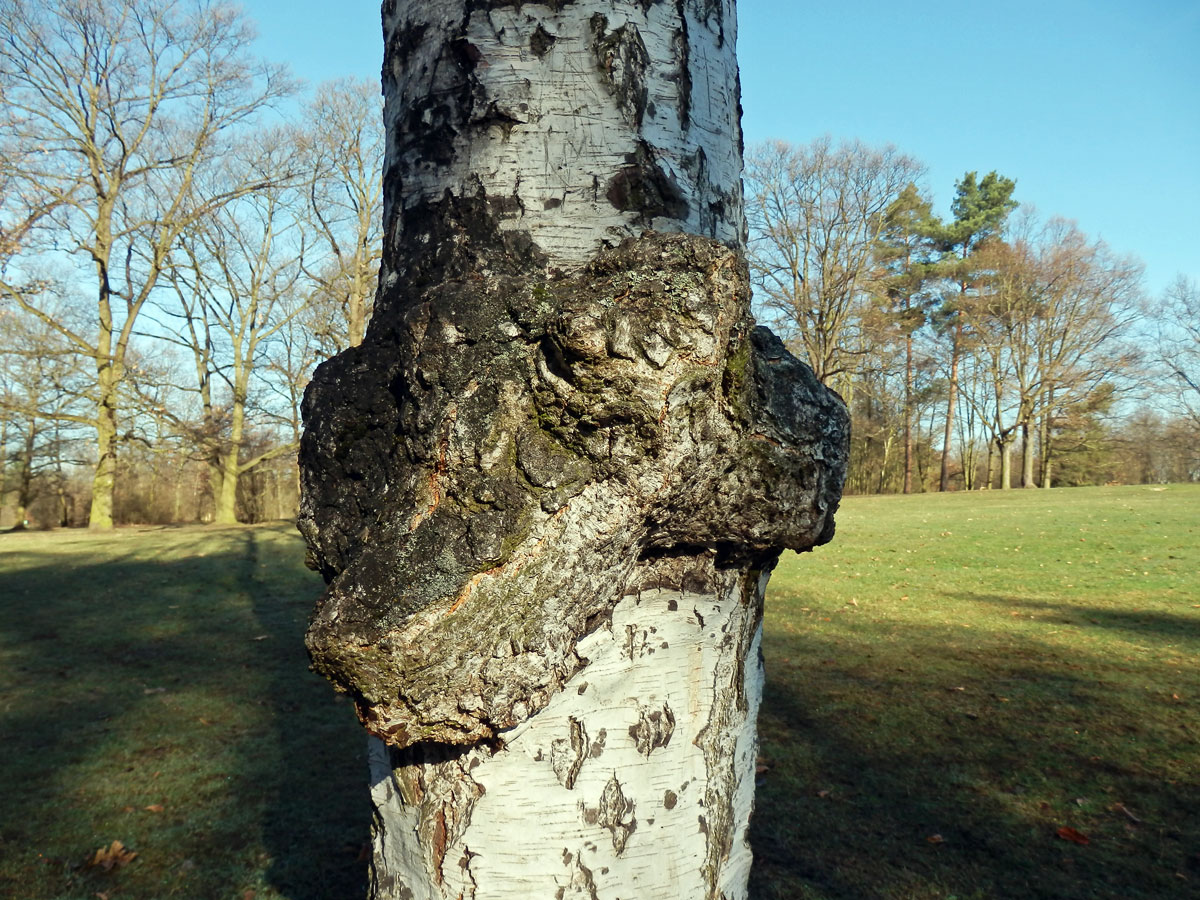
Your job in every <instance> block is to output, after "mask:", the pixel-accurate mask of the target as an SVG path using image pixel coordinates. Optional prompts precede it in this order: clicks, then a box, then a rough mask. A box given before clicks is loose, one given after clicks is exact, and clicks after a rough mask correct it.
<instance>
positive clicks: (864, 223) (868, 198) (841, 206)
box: [746, 136, 924, 384]
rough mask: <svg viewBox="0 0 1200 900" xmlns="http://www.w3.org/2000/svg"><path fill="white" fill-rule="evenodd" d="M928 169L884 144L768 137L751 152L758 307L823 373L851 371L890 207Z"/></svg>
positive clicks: (825, 376) (750, 213)
mask: <svg viewBox="0 0 1200 900" xmlns="http://www.w3.org/2000/svg"><path fill="white" fill-rule="evenodd" d="M923 171H924V168H923V166H922V165H921V164H920V163H919V162H917V161H916V160H915V159H913V158H912V157H910V156H907V155H905V154H903V153H901V152H900V151H899V150H897V149H896V148H895V147H893V146H891V145H888V146H885V147H880V148H876V147H870V146H868V145H866V144H863V143H862V142H860V141H849V142H841V143H837V144H835V143H834V142H833V140H832V139H831V138H829V137H828V136H826V137H822V138H818V139H816V140H815V141H813V142H811V143H809V144H804V145H795V144H789V143H786V142H784V141H771V142H768V143H765V144H760V145H758V146H756V147H752V148H751V149H750V151H749V152H748V153H747V156H746V208H747V217H748V219H749V222H750V245H749V252H748V256H749V261H750V268H751V273H752V277H753V279H754V288H755V295H756V300H757V303H758V306H759V308H760V310H761V311H762V312H764V313H765V314H766V316H767V318H768V320H769V324H771V325H772V326H773V327H775V328H776V329H777V330H778V331H779V332H780V333H781V334H782V335H783V336H784V337H785V338H786V339H788V340H790V341H791V342H792V343H793V345H794V346H795V347H796V348H797V350H798V351H801V355H802V356H803V357H804V358H806V361H807V362H808V364H809V365H810V366H812V368H813V371H814V372H816V374H817V377H818V378H819V379H820V380H821V382H822V383H824V384H832V383H834V382H835V380H836V379H837V378H838V376H839V375H842V374H843V373H845V372H847V371H848V370H849V369H850V368H852V367H853V364H854V362H853V354H854V352H855V350H854V343H855V342H854V341H853V340H852V339H850V338H851V335H850V331H851V330H852V329H853V328H854V326H855V324H856V316H857V313H858V312H859V311H860V304H861V303H862V302H863V301H864V299H865V297H866V296H867V295H868V294H869V293H870V291H871V290H872V288H873V282H874V280H875V279H877V278H878V277H880V276H881V273H880V272H879V270H878V268H877V252H878V250H879V243H880V239H881V237H882V235H883V233H884V230H885V228H886V225H887V213H888V210H889V208H890V207H891V206H892V204H893V203H894V202H895V201H896V200H897V198H898V197H899V196H900V194H901V193H902V192H903V191H904V189H905V188H906V187H907V186H908V185H910V184H911V183H913V182H914V181H916V180H918V179H919V178H920V177H921V175H922V174H923Z"/></svg>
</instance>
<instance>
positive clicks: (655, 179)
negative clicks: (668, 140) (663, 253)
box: [605, 148, 689, 224]
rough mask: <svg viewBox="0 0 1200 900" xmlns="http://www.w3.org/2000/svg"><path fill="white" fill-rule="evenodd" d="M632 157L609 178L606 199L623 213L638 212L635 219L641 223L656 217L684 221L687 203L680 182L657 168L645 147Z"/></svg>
mask: <svg viewBox="0 0 1200 900" xmlns="http://www.w3.org/2000/svg"><path fill="white" fill-rule="evenodd" d="M631 156H632V157H633V158H632V159H631V160H630V162H629V164H628V165H626V166H624V167H622V168H621V169H619V170H618V171H617V173H616V174H615V175H614V176H613V177H612V178H611V179H610V180H609V182H608V190H607V191H606V192H605V197H607V199H608V202H609V203H611V204H612V205H613V206H614V207H615V208H616V209H619V210H621V211H622V212H635V213H638V221H639V222H642V223H644V224H650V222H651V221H652V220H653V219H654V218H655V217H657V216H664V217H666V218H669V219H678V220H681V221H686V219H687V217H688V212H689V205H688V200H687V196H686V195H685V194H684V192H683V190H682V188H680V186H679V182H678V181H676V180H675V179H674V177H672V176H671V175H669V174H667V173H666V172H664V171H663V170H662V169H661V168H660V167H659V165H658V163H657V162H655V160H654V158H653V153H652V152H651V151H650V150H649V149H648V148H640V149H639V151H638V152H637V153H635V154H631Z"/></svg>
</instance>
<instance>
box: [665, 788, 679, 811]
mask: <svg viewBox="0 0 1200 900" xmlns="http://www.w3.org/2000/svg"><path fill="white" fill-rule="evenodd" d="M678 802H679V795H678V794H677V793H675V792H674V791H667V792H666V793H665V794H663V806H664V807H666V808H667V809H674V808H675V804H677V803H678Z"/></svg>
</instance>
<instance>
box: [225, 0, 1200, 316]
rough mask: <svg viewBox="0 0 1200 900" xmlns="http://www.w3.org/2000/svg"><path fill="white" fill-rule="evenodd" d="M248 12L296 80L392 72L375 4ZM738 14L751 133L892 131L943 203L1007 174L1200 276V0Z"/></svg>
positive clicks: (1118, 241) (1119, 242)
mask: <svg viewBox="0 0 1200 900" xmlns="http://www.w3.org/2000/svg"><path fill="white" fill-rule="evenodd" d="M243 6H244V8H245V9H246V11H247V12H248V13H249V15H250V16H251V17H252V18H253V19H255V20H256V21H257V22H258V25H259V31H260V39H259V47H258V50H259V51H260V52H261V53H263V54H264V55H266V56H268V57H269V58H271V59H273V60H276V61H279V62H287V63H289V64H290V65H291V67H292V70H293V72H294V73H295V74H296V75H298V76H301V77H303V78H305V79H308V80H310V81H312V82H314V83H315V82H318V81H321V80H324V79H327V78H335V77H338V76H341V75H354V76H356V77H360V78H371V79H376V78H378V76H379V67H380V63H381V61H382V55H383V46H382V39H381V37H380V34H379V5H378V3H376V2H374V0H345V2H343V3H340V4H336V5H335V4H330V3H329V2H328V0H289V2H287V3H284V2H281V0H244V2H243ZM331 7H332V8H334V9H336V12H335V13H333V14H331V13H330V9H331ZM738 16H739V20H740V35H739V43H738V47H739V56H740V60H741V67H742V91H743V105H744V107H745V120H744V123H743V124H744V128H745V132H746V139H747V141H751V142H752V141H759V140H764V139H766V138H775V137H778V138H783V139H785V140H789V141H794V142H804V141H808V140H811V139H812V138H814V137H817V136H819V135H821V134H825V133H829V134H831V135H833V136H834V137H835V138H838V137H847V138H853V137H858V138H861V139H862V140H864V141H867V142H869V143H875V144H882V143H889V142H890V143H893V144H895V145H896V146H897V147H899V148H900V149H902V150H904V151H905V152H907V153H909V154H911V155H913V156H915V157H917V158H918V159H920V160H921V161H922V162H924V163H925V164H926V165H927V166H928V168H929V176H928V187H929V189H930V191H931V193H932V196H933V198H934V201H935V207H936V208H937V209H938V210H939V211H940V212H942V213H943V214H944V213H946V212H948V206H949V202H950V198H951V196H952V194H953V190H954V182H955V180H956V179H958V178H960V177H961V176H962V175H963V173H964V172H966V171H968V170H972V169H974V170H978V171H979V172H980V173H985V172H987V171H990V170H991V169H995V170H997V171H998V172H1000V173H1001V174H1003V175H1007V176H1008V177H1010V178H1014V179H1016V181H1017V193H1016V197H1017V199H1018V200H1020V201H1022V202H1023V203H1026V204H1032V205H1035V206H1036V207H1037V208H1038V210H1039V211H1040V212H1041V213H1043V214H1044V215H1063V216H1067V217H1068V218H1072V219H1075V220H1077V221H1078V222H1079V224H1080V227H1082V228H1083V229H1084V230H1085V231H1086V232H1087V233H1088V234H1090V235H1092V236H1094V237H1102V238H1104V239H1105V240H1106V241H1107V242H1108V243H1109V244H1110V245H1111V246H1112V247H1113V248H1114V249H1115V250H1117V251H1119V252H1122V253H1132V254H1135V255H1137V256H1139V257H1141V259H1142V260H1143V261H1144V262H1145V263H1146V275H1147V278H1146V283H1147V287H1148V289H1149V290H1150V292H1151V293H1152V294H1157V293H1159V292H1161V291H1162V289H1163V288H1164V287H1165V286H1166V285H1167V284H1168V283H1169V282H1170V281H1171V280H1172V279H1173V278H1174V277H1175V275H1176V274H1177V273H1182V274H1184V275H1186V276H1188V277H1190V278H1193V279H1196V280H1200V0H1086V2H1085V0H1041V2H1030V0H996V2H992V3H956V4H950V3H936V2H930V0H925V2H921V3H898V2H895V0H891V2H888V0H840V2H837V3H833V2H827V0H818V2H799V0H743V2H742V3H741V4H740V6H739V13H738Z"/></svg>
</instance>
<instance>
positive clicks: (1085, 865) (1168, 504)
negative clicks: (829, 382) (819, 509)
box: [751, 486, 1200, 900]
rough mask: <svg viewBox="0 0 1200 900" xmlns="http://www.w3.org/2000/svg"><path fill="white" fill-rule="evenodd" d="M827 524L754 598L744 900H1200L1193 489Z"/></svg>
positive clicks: (956, 507) (1059, 496)
mask: <svg viewBox="0 0 1200 900" xmlns="http://www.w3.org/2000/svg"><path fill="white" fill-rule="evenodd" d="M838 524H839V527H838V537H837V539H836V541H835V542H834V544H833V545H831V546H829V547H825V548H820V549H819V550H818V551H816V552H815V553H813V554H808V555H805V556H802V557H797V556H795V555H789V556H788V557H787V558H786V559H785V560H784V561H782V562H781V564H780V567H779V568H778V569H777V571H776V574H775V576H774V578H773V579H772V582H771V588H770V591H769V593H768V598H767V621H766V637H765V639H764V652H765V655H766V663H767V679H768V684H767V692H766V697H765V700H764V704H763V712H762V716H761V718H760V728H761V735H762V741H763V747H762V753H763V755H764V756H765V758H766V760H767V762H768V763H769V764H770V765H771V769H770V770H769V771H768V772H766V773H765V775H764V776H763V780H762V784H761V786H760V788H759V793H758V806H757V811H756V815H755V820H754V822H753V826H752V835H751V837H752V843H753V845H754V849H755V860H756V862H755V870H754V874H753V876H752V891H753V896H754V897H755V898H756V900H774V898H810V900H812V898H829V900H832V898H950V897H955V898H960V900H963V898H1046V900H1050V898H1054V900H1063V898H1079V900H1084V898H1088V900H1094V898H1114V900H1115V898H1122V900H1137V898H1145V900H1150V898H1185V897H1192V898H1195V897H1200V664H1198V659H1200V489H1198V488H1197V487H1194V486H1191V487H1171V488H1169V489H1167V490H1161V489H1159V490H1154V489H1148V488H1105V489H1094V490H1093V489H1086V490H1072V491H1053V492H1049V493H1043V492H1028V493H1026V492H1021V493H1011V494H1001V493H993V494H985V495H979V494H975V495H969V496H968V495H951V496H927V497H908V498H905V497H881V498H852V499H851V500H849V501H848V502H847V503H846V504H845V505H844V507H843V511H842V513H841V514H840V515H839V520H838ZM1063 828H1069V829H1073V832H1064V833H1063V836H1060V834H1059V830H1060V829H1063ZM1072 836H1073V837H1075V838H1076V841H1078V840H1080V839H1086V840H1087V841H1088V843H1087V844H1082V843H1077V842H1076V841H1072V840H1069V839H1066V838H1067V837H1072Z"/></svg>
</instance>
